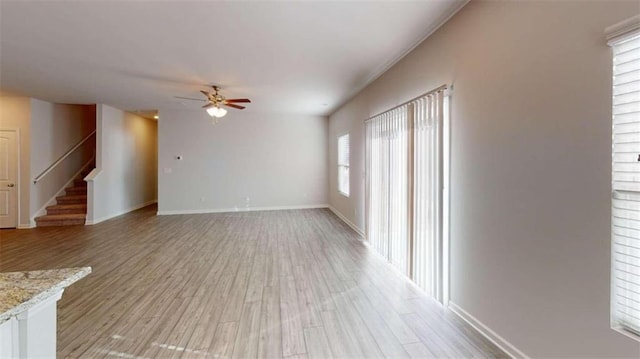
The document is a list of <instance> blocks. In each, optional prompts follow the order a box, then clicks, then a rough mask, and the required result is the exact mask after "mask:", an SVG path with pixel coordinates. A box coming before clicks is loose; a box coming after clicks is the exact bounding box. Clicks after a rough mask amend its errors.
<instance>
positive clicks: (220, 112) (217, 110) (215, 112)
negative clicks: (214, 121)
mask: <svg viewBox="0 0 640 359" xmlns="http://www.w3.org/2000/svg"><path fill="white" fill-rule="evenodd" d="M207 113H208V114H209V116H211V117H216V118H220V117H224V115H226V114H227V110H225V109H224V108H221V107H218V106H213V107H209V108H208V109H207Z"/></svg>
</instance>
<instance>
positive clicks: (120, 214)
mask: <svg viewBox="0 0 640 359" xmlns="http://www.w3.org/2000/svg"><path fill="white" fill-rule="evenodd" d="M157 202H158V200H157V199H154V200H151V201H147V202H144V203H142V204H138V205H135V206H133V207H130V208H128V209H125V210H123V211H119V212H116V213H113V214H109V215H107V216H104V217H100V218H98V219H95V220H89V219H87V220H86V221H85V225H86V226H92V225H94V224H98V223H100V222H104V221H106V220H108V219H111V218H114V217H118V216H122V215H123V214H127V213H129V212H133V211H135V210H137V209H140V208H142V207H146V206H149V205H152V204H154V203H157Z"/></svg>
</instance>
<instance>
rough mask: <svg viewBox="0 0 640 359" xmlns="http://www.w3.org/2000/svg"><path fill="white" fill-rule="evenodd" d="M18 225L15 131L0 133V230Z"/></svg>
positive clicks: (16, 145) (16, 144)
mask: <svg viewBox="0 0 640 359" xmlns="http://www.w3.org/2000/svg"><path fill="white" fill-rule="evenodd" d="M17 225H18V141H17V136H16V132H15V131H0V228H15V227H17Z"/></svg>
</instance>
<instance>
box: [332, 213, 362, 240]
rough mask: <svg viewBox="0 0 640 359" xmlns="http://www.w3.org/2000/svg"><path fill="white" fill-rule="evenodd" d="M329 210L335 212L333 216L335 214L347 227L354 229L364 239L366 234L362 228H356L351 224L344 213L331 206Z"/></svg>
mask: <svg viewBox="0 0 640 359" xmlns="http://www.w3.org/2000/svg"><path fill="white" fill-rule="evenodd" d="M329 209H330V210H331V212H333V214H335V215H336V216H337V217H338V218H340V219H341V220H342V221H343V222H344V223H346V224H347V226H349V227H351V229H353V230H354V231H355V232H356V233H358V235H360V237H362V238H364V232H363V231H362V230H361V229H360V228H358V226H356V225H355V224H354V223H353V222H351V221H350V220H349V219H348V218H347V217H345V216H344V215H343V214H342V213H340V211H338V210H337V209H335V208H333V206H329Z"/></svg>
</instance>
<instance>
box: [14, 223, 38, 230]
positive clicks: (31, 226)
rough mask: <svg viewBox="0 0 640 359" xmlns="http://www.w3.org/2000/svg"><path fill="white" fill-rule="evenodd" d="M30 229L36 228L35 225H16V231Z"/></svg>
mask: <svg viewBox="0 0 640 359" xmlns="http://www.w3.org/2000/svg"><path fill="white" fill-rule="evenodd" d="M31 228H36V225H35V224H31V223H29V224H19V225H18V229H31Z"/></svg>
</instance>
